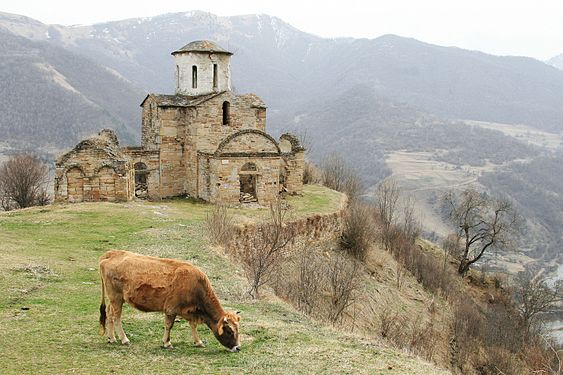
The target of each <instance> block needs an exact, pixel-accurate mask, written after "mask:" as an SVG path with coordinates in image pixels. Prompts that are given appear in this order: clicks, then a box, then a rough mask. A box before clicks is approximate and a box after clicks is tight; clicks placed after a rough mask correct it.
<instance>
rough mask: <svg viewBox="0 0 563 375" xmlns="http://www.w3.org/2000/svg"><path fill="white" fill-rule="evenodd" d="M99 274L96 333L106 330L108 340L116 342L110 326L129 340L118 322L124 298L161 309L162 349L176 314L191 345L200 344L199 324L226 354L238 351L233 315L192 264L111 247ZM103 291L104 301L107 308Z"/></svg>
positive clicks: (140, 306) (146, 307)
mask: <svg viewBox="0 0 563 375" xmlns="http://www.w3.org/2000/svg"><path fill="white" fill-rule="evenodd" d="M100 275H101V278H102V299H101V304H100V325H101V327H102V335H103V334H104V333H106V334H107V337H108V342H110V343H113V342H115V341H116V340H115V332H114V326H115V328H117V334H118V335H119V338H120V339H121V343H122V344H129V339H128V338H127V336H126V335H125V332H123V327H122V326H121V308H122V306H123V302H127V303H129V304H130V305H131V306H133V307H135V308H137V309H139V310H141V311H162V312H164V316H165V318H164V337H163V339H162V342H163V347H164V348H172V344H171V343H170V330H171V329H172V326H173V325H174V320H175V319H176V316H177V315H178V316H181V317H182V318H184V319H186V320H187V321H188V322H189V323H190V326H191V327H192V335H193V338H194V343H195V345H196V346H203V342H202V341H201V339H200V338H199V336H198V334H197V330H196V328H197V325H198V324H201V323H205V324H206V325H207V326H208V327H209V328H210V329H211V331H212V332H213V334H214V335H215V337H216V338H217V340H219V342H220V343H221V344H222V345H223V346H225V347H226V348H227V349H229V350H230V351H232V352H238V351H239V350H240V341H239V332H238V330H239V321H240V318H239V316H238V315H237V314H236V313H233V312H226V311H225V310H223V308H222V307H221V304H220V303H219V300H218V299H217V296H216V295H215V293H214V292H213V288H212V287H211V283H210V282H209V279H208V278H207V276H206V275H205V274H204V273H203V272H202V271H201V270H200V269H199V268H197V267H195V266H194V265H192V264H190V263H188V262H183V261H180V260H175V259H165V258H155V257H151V256H146V255H139V254H135V253H131V252H129V251H121V250H112V251H108V252H106V253H105V254H104V255H102V257H101V258H100ZM106 295H107V297H108V300H109V303H108V305H107V307H106V304H105V296H106ZM106 316H107V318H108V319H107V327H106Z"/></svg>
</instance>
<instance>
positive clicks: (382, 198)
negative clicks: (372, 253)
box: [375, 179, 400, 250]
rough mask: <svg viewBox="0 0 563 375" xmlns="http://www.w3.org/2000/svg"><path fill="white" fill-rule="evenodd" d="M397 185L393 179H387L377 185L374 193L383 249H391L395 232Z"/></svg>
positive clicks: (397, 199)
mask: <svg viewBox="0 0 563 375" xmlns="http://www.w3.org/2000/svg"><path fill="white" fill-rule="evenodd" d="M399 193H400V192H399V186H398V185H397V182H396V181H395V180H393V179H387V180H385V181H383V182H382V183H380V184H379V185H378V186H377V191H376V193H375V199H376V205H377V210H378V213H379V219H380V221H381V226H382V228H381V231H382V233H381V240H382V244H383V246H384V247H385V250H391V242H392V241H393V239H394V237H395V236H396V234H397V228H396V227H395V223H396V221H397V216H398V209H397V203H398V201H399Z"/></svg>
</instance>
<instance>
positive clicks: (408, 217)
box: [401, 196, 422, 243]
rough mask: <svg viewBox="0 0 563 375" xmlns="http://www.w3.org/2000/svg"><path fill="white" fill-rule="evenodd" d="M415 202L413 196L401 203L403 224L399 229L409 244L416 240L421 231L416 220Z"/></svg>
mask: <svg viewBox="0 0 563 375" xmlns="http://www.w3.org/2000/svg"><path fill="white" fill-rule="evenodd" d="M415 207H416V200H415V198H414V197H413V196H409V197H407V198H406V199H405V200H404V202H403V222H402V226H401V229H402V231H403V235H404V236H405V237H406V238H407V240H409V241H410V242H411V243H414V241H415V240H416V239H417V237H418V236H419V235H420V232H421V231H422V228H421V224H420V222H419V221H418V219H417V218H416V209H415Z"/></svg>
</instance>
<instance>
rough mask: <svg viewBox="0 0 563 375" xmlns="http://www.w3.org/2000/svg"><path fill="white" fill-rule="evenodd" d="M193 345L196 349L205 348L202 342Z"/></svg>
mask: <svg viewBox="0 0 563 375" xmlns="http://www.w3.org/2000/svg"><path fill="white" fill-rule="evenodd" d="M194 345H195V346H196V347H198V348H205V343H204V342H203V341H199V342H196V343H195V344H194Z"/></svg>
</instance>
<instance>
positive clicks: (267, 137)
mask: <svg viewBox="0 0 563 375" xmlns="http://www.w3.org/2000/svg"><path fill="white" fill-rule="evenodd" d="M248 134H252V135H256V136H258V137H263V138H265V140H266V141H267V143H269V144H270V145H271V151H269V152H265V153H266V154H274V155H276V156H278V155H280V154H281V151H280V147H279V145H278V143H277V142H276V140H275V139H274V138H273V137H272V136H271V135H269V134H267V133H265V132H263V131H261V130H257V129H244V130H239V131H238V132H236V133H233V134H231V135H229V136H228V137H226V138H225V139H223V141H221V143H220V144H219V146H218V147H217V150H216V151H215V154H214V156H216V157H218V156H221V155H224V154H228V153H229V152H228V151H227V152H225V151H226V149H227V148H228V146H229V145H230V144H231V143H233V142H235V141H236V140H237V139H238V138H240V137H244V136H245V135H248ZM258 153H259V154H264V152H258Z"/></svg>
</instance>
